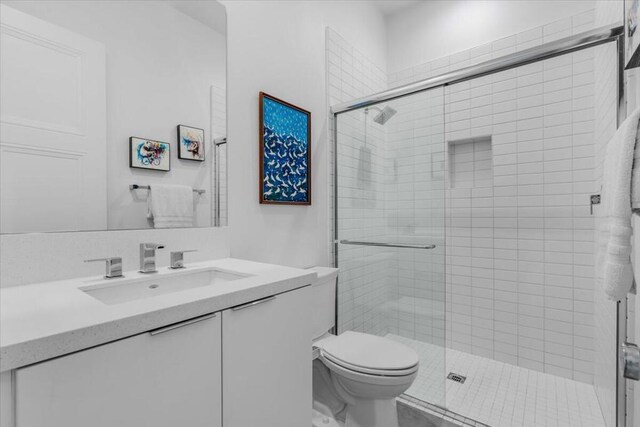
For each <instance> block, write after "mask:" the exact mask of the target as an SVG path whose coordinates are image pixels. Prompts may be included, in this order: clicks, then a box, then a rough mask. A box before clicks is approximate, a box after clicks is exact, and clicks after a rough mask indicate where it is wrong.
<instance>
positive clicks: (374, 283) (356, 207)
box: [326, 28, 393, 334]
mask: <svg viewBox="0 0 640 427" xmlns="http://www.w3.org/2000/svg"><path fill="white" fill-rule="evenodd" d="M326 69H327V97H328V99H327V105H328V106H331V105H335V104H338V103H340V102H345V101H348V100H350V99H355V98H358V97H362V96H365V95H367V94H370V93H374V92H379V91H382V90H384V89H386V87H387V76H386V72H385V71H384V70H382V69H381V68H379V67H378V66H376V65H375V64H374V63H372V62H371V61H369V60H368V59H367V58H365V56H364V55H363V54H362V53H361V52H359V51H358V50H356V49H354V48H353V47H352V46H351V45H350V44H349V43H347V42H346V41H345V40H344V39H343V38H342V37H341V36H340V35H339V34H338V33H337V32H335V31H333V30H332V29H330V28H327V29H326ZM372 114H373V112H372ZM329 116H330V114H329ZM371 119H372V117H367V123H366V124H365V114H364V111H356V112H354V113H352V114H349V115H344V116H343V117H342V120H341V123H340V124H341V126H340V128H339V131H340V141H341V143H340V145H339V152H338V155H339V156H340V168H341V169H340V173H339V176H340V180H341V182H340V189H341V192H340V194H339V195H338V196H339V197H340V202H339V206H341V207H343V208H344V209H342V211H341V214H340V217H339V218H340V221H341V223H340V229H341V231H342V233H341V238H343V239H356V240H357V239H362V238H364V237H367V238H375V237H376V236H378V235H382V234H384V231H383V230H384V221H385V218H384V192H383V185H384V173H383V172H384V164H383V159H384V158H385V156H384V153H383V150H384V149H385V147H384V144H383V142H384V134H383V130H382V129H380V128H378V127H377V126H372V125H371V121H372V120H371ZM365 125H366V126H367V129H366V132H367V134H366V141H365ZM329 129H330V132H329V133H330V135H331V138H330V141H329V150H330V153H329V156H328V158H329V162H330V165H329V170H333V158H334V153H333V147H334V142H333V129H334V123H333V120H332V117H330V118H329ZM329 188H330V203H329V205H330V206H329V209H330V212H331V216H330V217H331V218H332V219H333V207H334V205H333V194H334V193H333V191H334V186H333V176H332V175H331V176H330V177H329ZM329 238H330V241H332V242H333V240H334V238H333V229H332V230H330V236H329ZM330 246H331V247H332V248H333V245H330ZM331 255H332V254H331ZM390 262H391V259H390V257H389V255H388V254H387V253H386V252H385V251H384V250H381V249H376V248H367V247H358V246H351V247H348V246H342V247H341V249H340V269H341V271H340V279H339V280H340V286H339V292H338V300H339V305H338V319H339V325H338V328H339V330H340V331H344V330H355V331H362V332H369V333H374V334H384V333H386V331H387V315H386V308H385V303H386V302H387V300H388V299H389V295H388V293H389V291H390V289H391V287H390V286H389V280H390V278H389V275H391V274H392V273H391V271H392V267H393V266H392V265H391V263H390Z"/></svg>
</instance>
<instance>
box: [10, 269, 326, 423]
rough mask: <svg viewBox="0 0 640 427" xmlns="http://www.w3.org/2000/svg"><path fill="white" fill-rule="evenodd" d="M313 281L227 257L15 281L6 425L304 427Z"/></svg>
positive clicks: (288, 271) (308, 398) (302, 273)
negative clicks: (113, 273) (181, 265)
mask: <svg viewBox="0 0 640 427" xmlns="http://www.w3.org/2000/svg"><path fill="white" fill-rule="evenodd" d="M315 278H316V274H315V273H314V272H310V271H306V270H299V269H294V268H288V267H280V266H275V265H268V264H260V263H254V262H249V261H243V260H237V259H222V260H216V261H210V262H202V263H196V264H191V265H190V266H189V267H188V268H186V269H180V270H171V269H168V268H163V269H160V271H159V272H158V273H156V274H153V275H143V274H141V273H138V272H125V277H124V278H122V279H102V278H95V277H94V278H81V279H71V280H64V281H59V282H50V283H41V284H34V285H27V286H20V287H14V288H7V289H3V290H2V291H1V292H2V294H1V297H0V301H1V303H0V304H1V306H0V313H1V318H0V356H1V359H0V369H1V371H2V372H1V374H0V378H1V387H2V388H1V390H0V397H1V399H2V402H1V404H2V406H1V408H0V409H1V413H2V415H1V419H0V420H1V423H0V424H1V427H14V426H15V427H32V426H33V427H41V426H51V427H75V426H78V427H80V426H83V427H84V426H88V425H91V426H95V427H101V426H105V427H107V426H109V427H112V426H116V425H117V426H153V427H158V426H167V427H169V426H177V425H189V426H190V427H191V426H193V427H196V426H225V427H244V426H252V425H279V426H292V427H294V426H295V427H297V426H300V425H305V424H307V423H308V422H309V413H310V403H311V357H310V350H311V334H310V328H311V325H310V322H311V319H310V315H309V314H310V303H311V301H310V287H309V286H308V285H309V284H311V283H312V282H313V281H314V280H315ZM181 284H182V285H181ZM168 288H169V289H168ZM162 292H165V293H163V294H162ZM155 293H159V294H155ZM222 366H224V370H223V369H222ZM275 389H277V390H278V393H273V390H275Z"/></svg>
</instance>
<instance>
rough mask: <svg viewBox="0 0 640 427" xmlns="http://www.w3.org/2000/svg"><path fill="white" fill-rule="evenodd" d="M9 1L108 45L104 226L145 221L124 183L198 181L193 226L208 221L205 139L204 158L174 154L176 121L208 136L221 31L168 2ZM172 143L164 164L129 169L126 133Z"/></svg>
mask: <svg viewBox="0 0 640 427" xmlns="http://www.w3.org/2000/svg"><path fill="white" fill-rule="evenodd" d="M7 4H9V5H11V7H15V8H17V9H20V10H22V11H24V12H26V13H29V14H31V15H34V16H37V17H39V18H41V19H44V20H46V21H49V22H51V23H53V24H56V25H59V26H62V27H64V28H66V29H69V30H71V31H74V32H77V33H80V34H82V35H85V36H87V37H89V38H91V39H94V40H97V41H99V42H101V43H104V44H105V46H106V52H107V145H108V147H107V156H108V157H107V159H106V160H105V161H107V164H108V228H109V229H112V230H113V229H131V228H148V227H149V224H148V223H147V220H146V192H145V191H134V192H132V191H129V189H128V186H129V184H133V183H137V184H142V185H146V184H153V183H160V182H162V183H172V184H185V185H189V186H192V187H194V188H203V189H206V190H207V193H206V194H205V195H203V196H198V197H195V198H194V203H195V204H194V206H195V208H196V225H199V226H210V225H211V201H212V199H213V193H212V187H211V177H210V172H211V169H212V165H213V152H212V150H211V149H210V147H209V146H206V148H207V149H209V152H208V153H207V160H206V161H205V162H204V163H201V162H193V161H188V160H179V159H178V156H177V149H178V146H177V137H176V126H177V125H178V124H185V125H190V126H194V127H199V128H203V129H205V137H206V138H207V140H208V139H209V138H210V134H209V130H210V128H211V126H210V125H211V117H212V112H211V101H210V100H211V90H210V87H211V86H212V85H215V86H216V87H220V88H224V87H225V72H226V64H225V37H224V35H222V34H220V33H218V32H216V31H214V30H213V29H211V28H209V27H207V26H205V25H203V24H202V23H200V22H198V21H196V20H194V19H192V18H190V17H189V16H187V15H185V14H183V13H181V12H179V11H177V10H176V9H174V8H173V7H171V6H169V5H168V4H164V3H162V2H151V1H131V2H118V1H82V2H78V1H29V2H24V1H12V2H7ZM130 136H138V137H143V138H149V139H156V140H159V141H165V142H169V143H171V149H172V153H171V171H170V172H166V173H164V172H155V171H145V170H139V169H130V168H129V137H130Z"/></svg>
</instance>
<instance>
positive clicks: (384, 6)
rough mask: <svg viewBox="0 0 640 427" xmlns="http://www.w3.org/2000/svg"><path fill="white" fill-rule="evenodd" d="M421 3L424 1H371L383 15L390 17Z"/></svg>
mask: <svg viewBox="0 0 640 427" xmlns="http://www.w3.org/2000/svg"><path fill="white" fill-rule="evenodd" d="M423 1H425V0H371V3H373V4H374V5H375V6H376V7H377V8H378V9H380V11H381V12H382V13H383V14H385V15H391V14H394V13H396V12H397V11H399V10H402V9H406V8H407V7H410V6H414V5H416V4H418V3H422V2H423Z"/></svg>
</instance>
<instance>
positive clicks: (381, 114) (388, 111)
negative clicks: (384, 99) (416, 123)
mask: <svg viewBox="0 0 640 427" xmlns="http://www.w3.org/2000/svg"><path fill="white" fill-rule="evenodd" d="M369 110H378V114H376V115H375V116H374V117H373V121H374V122H376V123H378V124H380V125H384V124H385V123H387V122H388V121H389V119H391V117H393V116H395V115H396V113H397V112H398V111H397V110H396V109H395V108H391V107H389V106H388V105H387V106H385V107H384V108H383V109H380V108H378V107H370V108H367V109H365V110H364V112H365V114H369Z"/></svg>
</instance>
